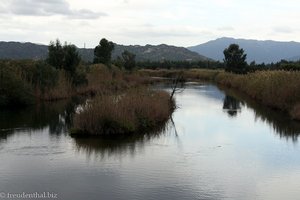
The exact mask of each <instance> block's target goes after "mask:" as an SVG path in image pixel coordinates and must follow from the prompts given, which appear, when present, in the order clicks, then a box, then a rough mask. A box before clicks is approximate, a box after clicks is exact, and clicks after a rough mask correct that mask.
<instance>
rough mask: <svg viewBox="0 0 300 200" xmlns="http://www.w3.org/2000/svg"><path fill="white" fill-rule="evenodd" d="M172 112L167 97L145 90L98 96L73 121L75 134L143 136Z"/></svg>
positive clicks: (172, 105)
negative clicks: (141, 134)
mask: <svg viewBox="0 0 300 200" xmlns="http://www.w3.org/2000/svg"><path fill="white" fill-rule="evenodd" d="M173 109H174V103H173V101H170V95H169V94H168V93H167V92H163V91H153V90H150V89H147V88H140V89H134V90H129V91H127V92H125V93H123V94H121V95H100V96H97V97H96V98H95V99H93V100H92V101H91V102H90V103H87V105H86V106H84V108H83V110H82V111H81V112H80V113H77V114H76V115H75V117H74V130H76V131H75V133H81V134H82V133H85V134H92V135H108V134H127V133H137V132H144V131H147V130H149V129H150V130H151V129H154V128H157V126H160V125H162V124H163V123H165V122H167V121H168V119H169V117H170V116H171V114H172V111H173Z"/></svg>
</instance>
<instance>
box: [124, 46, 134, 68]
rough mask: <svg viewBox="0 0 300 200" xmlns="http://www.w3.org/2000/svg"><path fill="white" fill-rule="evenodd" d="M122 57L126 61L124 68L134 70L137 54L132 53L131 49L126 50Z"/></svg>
mask: <svg viewBox="0 0 300 200" xmlns="http://www.w3.org/2000/svg"><path fill="white" fill-rule="evenodd" d="M122 58H123V61H124V68H125V69H126V70H128V71H132V70H133V69H134V68H135V65H136V63H135V54H133V53H130V52H129V51H127V50H125V51H124V52H123V53H122Z"/></svg>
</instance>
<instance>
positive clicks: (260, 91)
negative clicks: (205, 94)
mask: <svg viewBox="0 0 300 200" xmlns="http://www.w3.org/2000/svg"><path fill="white" fill-rule="evenodd" d="M141 73H142V74H143V75H147V74H148V76H161V77H170V76H173V75H174V74H175V73H178V70H177V71H176V70H171V71H168V70H142V71H141ZM183 74H184V77H185V79H186V80H194V81H212V82H215V83H217V84H220V85H223V86H226V87H228V88H234V89H236V90H238V91H240V92H243V93H245V94H247V95H248V96H250V97H251V98H253V99H255V100H256V101H258V102H260V103H262V104H263V105H267V106H270V107H273V108H276V109H281V110H284V111H287V112H289V113H290V116H291V117H292V118H293V119H297V120H300V72H298V71H283V70H273V71H256V72H253V73H248V74H245V75H239V74H233V73H227V72H224V71H222V70H207V69H191V70H186V71H184V73H183Z"/></svg>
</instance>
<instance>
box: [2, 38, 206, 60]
mask: <svg viewBox="0 0 300 200" xmlns="http://www.w3.org/2000/svg"><path fill="white" fill-rule="evenodd" d="M78 50H79V53H80V55H81V56H82V58H83V60H85V61H92V60H93V58H94V49H78ZM124 50H128V51H130V52H131V53H134V54H136V60H137V61H147V60H149V61H162V60H171V61H185V60H187V61H200V60H208V58H206V57H204V56H201V55H199V54H198V53H196V52H192V51H190V50H188V49H186V48H184V47H175V46H169V45H165V44H161V45H157V46H154V45H146V46H139V45H134V46H124V45H118V44H115V50H114V51H113V54H112V57H113V59H115V58H117V56H121V54H122V52H123V51H124ZM47 53H48V47H47V46H46V45H39V44H33V43H20V42H0V59H45V58H46V57H47Z"/></svg>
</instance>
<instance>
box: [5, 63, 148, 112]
mask: <svg viewBox="0 0 300 200" xmlns="http://www.w3.org/2000/svg"><path fill="white" fill-rule="evenodd" d="M148 81H149V79H148V80H147V78H143V77H140V76H137V75H135V74H133V73H128V72H126V71H124V70H120V69H119V68H117V67H115V66H111V67H107V66H105V65H103V64H95V65H81V66H79V67H78V68H77V69H76V75H73V76H71V75H70V73H69V72H67V71H65V70H63V69H56V68H54V67H52V66H50V65H47V64H46V63H45V62H42V61H32V60H21V61H12V60H1V61H0V107H2V108H5V107H22V106H27V105H32V104H37V103H40V102H43V101H56V100H61V99H67V98H71V97H74V96H78V95H97V94H109V93H115V92H117V91H119V90H126V89H128V88H132V87H136V86H138V85H144V84H147V83H148Z"/></svg>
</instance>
